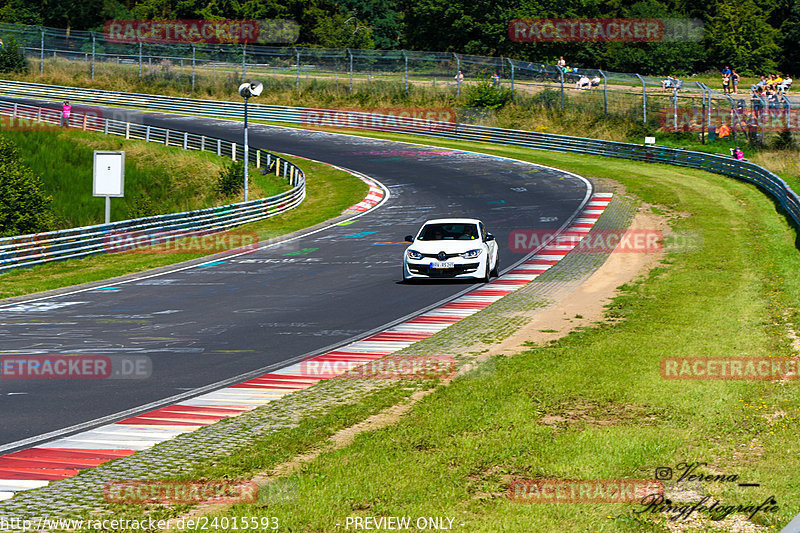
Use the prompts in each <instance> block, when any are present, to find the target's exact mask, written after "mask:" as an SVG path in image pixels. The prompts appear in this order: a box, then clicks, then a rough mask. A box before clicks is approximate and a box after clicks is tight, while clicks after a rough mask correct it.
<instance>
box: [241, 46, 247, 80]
mask: <svg viewBox="0 0 800 533" xmlns="http://www.w3.org/2000/svg"><path fill="white" fill-rule="evenodd" d="M246 46H247V43H244V44H242V81H244V79H245V78H246V77H247V64H246V63H245V57H246V55H247V48H246Z"/></svg>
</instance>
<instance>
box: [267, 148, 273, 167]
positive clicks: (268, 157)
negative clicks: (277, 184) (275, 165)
mask: <svg viewBox="0 0 800 533" xmlns="http://www.w3.org/2000/svg"><path fill="white" fill-rule="evenodd" d="M271 165H272V155H271V154H270V153H269V152H267V168H268V169H269V167H270V166H271Z"/></svg>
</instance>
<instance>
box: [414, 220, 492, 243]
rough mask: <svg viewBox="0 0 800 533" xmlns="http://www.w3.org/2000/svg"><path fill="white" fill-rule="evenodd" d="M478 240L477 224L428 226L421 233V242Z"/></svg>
mask: <svg viewBox="0 0 800 533" xmlns="http://www.w3.org/2000/svg"><path fill="white" fill-rule="evenodd" d="M477 238H478V226H477V225H475V224H468V223H465V224H452V223H441V224H438V223H437V224H426V225H425V227H423V228H422V231H420V232H419V240H421V241H455V240H460V241H469V240H474V239H477Z"/></svg>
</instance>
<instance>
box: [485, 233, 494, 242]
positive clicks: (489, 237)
mask: <svg viewBox="0 0 800 533" xmlns="http://www.w3.org/2000/svg"><path fill="white" fill-rule="evenodd" d="M493 240H494V235H492V234H491V233H487V234H486V242H489V241H493Z"/></svg>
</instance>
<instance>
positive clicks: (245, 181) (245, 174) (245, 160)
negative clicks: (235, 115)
mask: <svg viewBox="0 0 800 533" xmlns="http://www.w3.org/2000/svg"><path fill="white" fill-rule="evenodd" d="M247 100H248V99H247V97H245V99H244V201H245V202H246V201H247V199H248V196H247V178H248V175H247V171H248V168H247V167H249V166H250V164H249V163H250V161H249V159H248V155H249V154H248V148H249V144H248V142H247Z"/></svg>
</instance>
